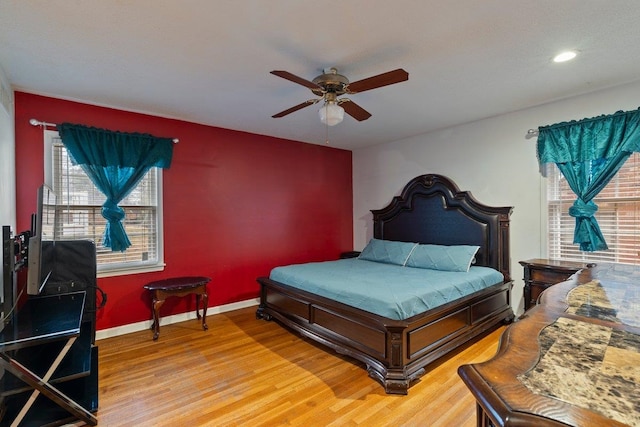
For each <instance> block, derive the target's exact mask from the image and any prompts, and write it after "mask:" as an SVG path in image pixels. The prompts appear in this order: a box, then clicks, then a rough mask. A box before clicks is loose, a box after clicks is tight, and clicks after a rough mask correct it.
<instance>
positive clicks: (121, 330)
mask: <svg viewBox="0 0 640 427" xmlns="http://www.w3.org/2000/svg"><path fill="white" fill-rule="evenodd" d="M259 303H260V299H259V298H256V299H250V300H245V301H238V302H233V303H231V304H225V305H219V306H216V307H208V308H207V316H209V315H212V314H220V313H225V312H227V311H233V310H239V309H241V308H246V307H252V306H256V305H258V304H259ZM195 318H196V312H195V311H189V312H187V313H180V314H173V315H171V316H165V317H161V318H160V319H161V323H160V324H161V325H170V324H172V323H179V322H184V321H187V320H192V319H195ZM151 323H152V321H151V320H145V321H144V322H136V323H130V324H128V325H122V326H116V327H115V328H109V329H101V330H99V331H96V341H97V340H101V339H104V338H110V337H116V336H118V335H124V334H130V333H132V332H138V331H146V330H149V329H151Z"/></svg>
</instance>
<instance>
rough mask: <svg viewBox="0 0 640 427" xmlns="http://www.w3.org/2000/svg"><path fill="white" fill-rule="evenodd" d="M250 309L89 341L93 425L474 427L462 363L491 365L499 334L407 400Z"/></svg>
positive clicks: (429, 377) (438, 371)
mask: <svg viewBox="0 0 640 427" xmlns="http://www.w3.org/2000/svg"><path fill="white" fill-rule="evenodd" d="M254 313H255V308H247V309H242V310H237V311H233V312H228V313H223V314H217V315H214V316H209V317H207V324H208V325H209V330H208V331H206V332H205V331H203V330H202V328H201V326H200V324H199V323H198V322H197V321H196V320H193V321H188V322H182V323H178V324H174V325H167V326H161V328H160V338H159V339H158V341H156V342H154V341H153V340H152V331H142V332H136V333H132V334H127V335H123V336H119V337H113V338H107V339H104V340H101V341H99V342H98V345H99V347H100V358H99V377H100V395H99V410H98V413H97V417H98V422H99V424H98V425H99V426H101V427H106V426H132V425H135V426H172V427H173V426H286V425H292V426H390V425H393V426H446V427H459V426H464V427H472V426H475V401H474V399H473V397H472V395H471V393H470V392H469V391H468V390H467V388H466V387H465V385H464V384H463V382H462V380H460V378H459V377H458V375H457V372H456V370H457V368H458V366H459V365H461V364H465V363H473V362H480V361H483V360H487V359H489V358H491V357H492V356H493V355H494V354H495V352H496V350H497V345H498V341H499V337H500V335H501V333H502V331H503V330H504V327H501V328H499V329H498V330H496V331H494V332H491V333H490V334H488V335H485V336H484V337H482V338H481V339H479V340H476V341H475V342H474V343H473V344H472V345H468V346H466V347H463V348H462V349H460V350H459V351H457V352H456V353H454V354H453V355H452V356H449V357H446V358H444V359H442V360H440V361H438V362H436V363H434V364H433V365H431V366H430V369H429V370H428V372H427V373H426V375H424V376H423V377H422V379H421V380H420V382H419V383H417V384H416V385H414V386H413V387H412V388H410V389H409V395H408V396H395V395H387V394H385V392H384V389H383V388H382V386H381V385H380V384H379V383H378V382H376V381H375V380H373V379H372V378H370V377H369V376H368V375H367V372H366V370H365V369H364V367H363V365H362V364H361V363H360V362H356V361H354V360H352V359H348V358H345V357H342V356H340V355H338V354H335V353H334V352H332V351H328V350H325V349H324V348H323V347H321V346H318V345H316V344H315V343H313V342H311V341H310V340H306V339H304V338H301V337H300V336H298V335H296V334H293V333H291V332H290V331H288V330H286V329H284V328H283V327H282V326H280V325H279V324H277V323H276V322H266V321H264V320H256V318H255V314H254Z"/></svg>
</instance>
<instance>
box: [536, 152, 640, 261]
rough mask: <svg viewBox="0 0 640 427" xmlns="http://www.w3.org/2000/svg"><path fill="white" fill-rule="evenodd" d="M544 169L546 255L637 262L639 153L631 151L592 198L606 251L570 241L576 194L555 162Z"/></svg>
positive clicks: (639, 255) (639, 239)
mask: <svg viewBox="0 0 640 427" xmlns="http://www.w3.org/2000/svg"><path fill="white" fill-rule="evenodd" d="M546 168H547V209H548V239H549V240H548V249H549V258H554V259H563V260H570V261H571V260H572V261H583V262H585V261H603V262H617V263H623V264H640V154H639V153H633V154H632V155H631V156H630V157H629V159H628V160H627V161H626V163H625V164H624V165H623V166H622V168H621V169H620V171H618V173H617V174H616V176H615V177H614V178H613V179H612V180H611V182H609V184H608V185H607V186H606V187H605V188H604V189H603V190H602V191H601V192H600V194H598V195H597V196H596V198H595V199H593V200H594V202H595V203H596V204H597V205H598V211H597V212H596V214H595V217H596V219H597V220H598V224H599V225H600V230H601V231H602V234H603V236H604V239H605V241H606V242H607V246H609V249H608V250H606V251H597V252H582V251H580V248H579V247H578V245H575V244H573V230H574V227H575V218H573V217H572V216H569V213H568V210H569V207H570V206H571V205H573V202H574V201H575V199H576V195H575V194H574V193H573V191H571V189H570V188H569V185H568V184H567V180H566V179H564V177H563V175H562V174H561V173H560V170H559V169H558V167H557V166H556V165H555V164H553V163H548V164H547V165H546Z"/></svg>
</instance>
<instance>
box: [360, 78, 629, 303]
mask: <svg viewBox="0 0 640 427" xmlns="http://www.w3.org/2000/svg"><path fill="white" fill-rule="evenodd" d="M639 106H640V82H635V83H633V84H628V85H624V86H618V87H615V88H611V89H607V90H603V91H598V92H594V93H591V94H588V95H582V96H579V97H574V98H570V99H565V100H560V101H556V102H553V103H549V104H545V105H542V106H539V107H535V108H530V109H526V110H521V111H516V112H513V113H509V114H504V115H500V116H496V117H492V118H488V119H485V120H481V121H477V122H473V123H468V124H465V125H460V126H455V127H452V128H448V129H444V130H440V131H435V132H430V133H427V134H424V135H419V136H416V137H412V138H408V139H404V140H401V141H395V142H391V143H386V144H381V145H377V146H373V147H367V148H362V149H358V150H355V151H354V152H353V193H354V201H353V214H354V218H353V221H354V248H355V249H356V250H360V249H362V248H363V247H364V246H365V245H366V243H367V242H368V241H369V239H370V238H371V237H372V236H373V230H372V215H371V212H370V211H369V210H370V209H380V208H382V207H384V206H386V205H387V204H388V203H389V202H390V201H391V198H392V197H393V196H396V195H398V194H400V191H401V190H402V188H403V187H404V185H405V184H406V183H407V182H408V181H409V180H411V179H412V178H414V177H416V176H418V175H423V174H426V173H437V174H442V175H445V176H447V177H449V178H451V179H452V180H453V181H454V182H455V183H456V184H458V187H460V189H461V190H468V191H471V193H472V194H473V196H474V197H475V198H476V199H477V200H478V201H480V202H482V203H484V204H487V205H493V206H513V207H514V211H513V215H512V216H511V274H512V277H513V279H514V292H513V301H512V305H513V308H514V311H515V312H516V313H517V314H519V313H520V312H522V310H523V301H522V287H523V281H522V276H523V273H522V267H521V266H520V265H519V264H518V261H521V260H525V259H529V258H537V257H545V256H546V240H545V239H544V235H543V232H542V231H541V230H544V229H545V227H546V224H545V222H544V221H545V217H544V215H542V213H543V212H542V208H543V206H544V199H542V198H541V197H543V196H542V195H541V193H542V192H541V188H542V186H544V182H543V179H542V178H541V177H540V173H539V168H538V163H537V158H536V138H535V137H534V138H527V130H528V129H531V128H537V127H538V126H544V125H550V124H554V123H558V122H562V121H568V120H579V119H582V118H585V117H594V116H598V115H602V114H611V113H614V112H616V111H618V110H633V109H637V108H638V107H639Z"/></svg>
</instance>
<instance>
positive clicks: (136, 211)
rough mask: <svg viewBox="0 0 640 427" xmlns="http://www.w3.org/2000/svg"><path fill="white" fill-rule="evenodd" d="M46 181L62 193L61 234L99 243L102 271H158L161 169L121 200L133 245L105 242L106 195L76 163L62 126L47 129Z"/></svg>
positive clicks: (58, 232) (58, 220) (58, 224)
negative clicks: (120, 247) (118, 247)
mask: <svg viewBox="0 0 640 427" xmlns="http://www.w3.org/2000/svg"><path fill="white" fill-rule="evenodd" d="M44 163H45V181H46V183H47V184H48V185H49V186H51V187H52V188H53V190H54V192H55V193H56V196H57V216H56V231H55V235H54V238H55V239H56V240H74V239H90V240H93V241H94V242H95V243H96V249H97V264H98V276H99V277H104V276H112V275H120V274H132V273H141V272H147V271H158V270H162V269H163V268H164V262H163V247H162V223H161V219H162V208H161V207H162V203H161V201H160V199H161V195H162V188H161V183H162V176H161V174H162V171H161V170H160V169H159V168H156V167H153V168H151V169H150V170H149V171H148V172H147V174H146V175H145V177H144V178H143V179H142V180H141V181H140V183H138V185H137V187H136V188H135V189H134V190H133V191H132V192H131V193H130V194H129V195H128V196H127V197H126V198H125V199H124V200H123V201H122V202H120V203H119V206H120V207H121V208H123V209H124V211H125V215H126V216H125V219H124V220H123V224H124V228H125V231H126V233H127V236H128V237H129V240H130V241H131V246H130V247H129V248H128V249H127V250H126V251H124V252H112V251H111V248H105V247H104V246H103V245H102V239H103V233H104V230H105V225H106V220H105V219H104V218H103V216H102V214H101V210H102V204H103V203H104V202H105V200H106V197H105V196H104V194H102V192H100V190H98V189H97V188H96V186H95V185H94V184H93V183H92V182H91V180H90V179H89V177H88V176H87V174H86V173H85V172H84V171H83V170H82V168H81V167H80V166H75V165H73V164H72V163H71V160H70V159H69V155H68V153H67V150H66V148H65V147H64V145H63V144H62V141H61V139H60V137H59V135H58V133H57V132H53V131H46V132H45V162H44Z"/></svg>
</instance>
